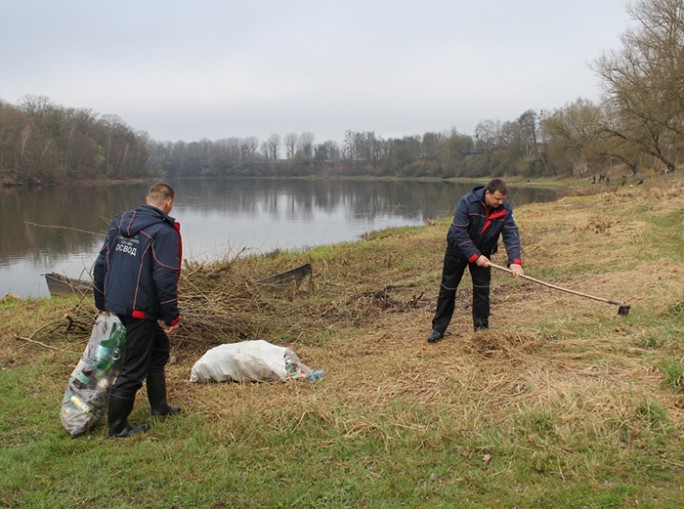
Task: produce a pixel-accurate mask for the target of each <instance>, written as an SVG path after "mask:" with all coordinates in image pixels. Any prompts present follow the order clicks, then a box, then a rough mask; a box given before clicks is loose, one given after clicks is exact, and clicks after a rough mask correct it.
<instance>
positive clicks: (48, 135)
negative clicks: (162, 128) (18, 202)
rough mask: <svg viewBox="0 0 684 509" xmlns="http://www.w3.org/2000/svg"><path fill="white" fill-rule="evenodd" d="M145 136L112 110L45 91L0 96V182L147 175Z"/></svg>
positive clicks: (52, 181) (33, 182) (56, 180)
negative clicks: (60, 102) (64, 101)
mask: <svg viewBox="0 0 684 509" xmlns="http://www.w3.org/2000/svg"><path fill="white" fill-rule="evenodd" d="M148 143H149V138H148V136H147V135H146V134H145V133H140V132H135V131H134V130H133V129H131V128H130V127H128V126H127V125H126V124H124V122H123V121H122V120H121V119H120V118H118V117H116V116H112V115H104V116H98V115H96V114H95V113H93V112H91V111H90V110H86V109H74V108H64V107H61V106H57V105H54V104H52V103H51V102H50V100H49V99H48V98H46V97H42V96H41V97H32V96H31V97H26V98H25V99H24V100H23V102H22V103H21V104H20V105H19V106H13V105H11V104H8V103H6V102H3V101H0V182H2V183H4V184H12V183H16V184H38V183H54V182H64V181H77V180H90V179H127V178H135V177H141V176H146V175H149V174H150V172H153V171H154V170H153V168H152V167H151V166H150V157H149V156H150V153H149V149H148Z"/></svg>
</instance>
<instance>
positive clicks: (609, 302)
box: [489, 262, 627, 308]
mask: <svg viewBox="0 0 684 509" xmlns="http://www.w3.org/2000/svg"><path fill="white" fill-rule="evenodd" d="M489 265H490V266H491V267H494V268H495V269H499V270H502V271H504V272H508V273H509V274H512V273H513V272H512V271H511V270H510V269H507V268H506V267H502V266H501V265H497V264H495V263H492V262H489ZM518 277H521V278H523V279H527V280H528V281H533V282H535V283H538V284H540V285H544V286H548V287H549V288H553V289H554V290H560V291H561V292H567V293H571V294H573V295H579V296H580V297H586V298H587V299H593V300H597V301H599V302H607V303H608V304H615V305H616V306H620V307H621V308H623V307H627V306H626V305H625V304H623V303H621V302H617V301H615V300H611V299H604V298H603V297H596V296H595V295H589V294H588V293H582V292H578V291H576V290H570V289H569V288H563V287H562V286H556V285H552V284H551V283H547V282H546V281H542V280H540V279H535V278H533V277H530V276H526V275H524V274H523V275H521V276H518Z"/></svg>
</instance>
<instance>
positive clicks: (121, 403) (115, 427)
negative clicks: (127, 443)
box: [107, 389, 150, 438]
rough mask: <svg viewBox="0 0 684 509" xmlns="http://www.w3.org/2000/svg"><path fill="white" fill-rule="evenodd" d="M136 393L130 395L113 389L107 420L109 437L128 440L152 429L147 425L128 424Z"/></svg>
mask: <svg viewBox="0 0 684 509" xmlns="http://www.w3.org/2000/svg"><path fill="white" fill-rule="evenodd" d="M134 403H135V393H133V394H129V393H126V392H123V391H119V390H117V389H112V392H111V394H110V395H109V408H108V412H107V419H108V421H109V436H110V437H113V438H126V437H130V436H131V435H137V434H139V433H144V432H145V431H147V430H148V429H149V428H150V427H149V426H148V425H147V424H140V425H139V426H132V425H131V424H129V422H128V416H129V415H130V413H131V410H133V404H134Z"/></svg>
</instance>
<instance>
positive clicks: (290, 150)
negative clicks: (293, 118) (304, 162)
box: [283, 133, 297, 159]
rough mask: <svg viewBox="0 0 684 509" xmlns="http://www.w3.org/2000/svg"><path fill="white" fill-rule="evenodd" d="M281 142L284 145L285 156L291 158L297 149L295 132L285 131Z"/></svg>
mask: <svg viewBox="0 0 684 509" xmlns="http://www.w3.org/2000/svg"><path fill="white" fill-rule="evenodd" d="M283 144H284V145H285V150H286V152H287V158H288V159H292V158H293V157H294V155H295V150H296V149H297V134H296V133H287V134H286V135H285V137H284V138H283Z"/></svg>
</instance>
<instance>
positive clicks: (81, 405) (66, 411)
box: [60, 313, 126, 437]
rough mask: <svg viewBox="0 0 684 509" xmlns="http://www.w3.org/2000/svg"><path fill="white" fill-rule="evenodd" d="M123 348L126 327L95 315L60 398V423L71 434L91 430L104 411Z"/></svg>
mask: <svg viewBox="0 0 684 509" xmlns="http://www.w3.org/2000/svg"><path fill="white" fill-rule="evenodd" d="M125 348H126V328H125V327H124V325H123V324H122V323H121V321H120V320H119V318H118V317H117V316H116V315H113V314H110V313H101V314H100V315H98V317H97V319H96V320H95V325H94V326H93V331H92V333H91V335H90V340H89V341H88V345H87V346H86V348H85V351H84V352H83V355H82V357H81V360H80V361H79V362H78V364H77V365H76V368H75V369H74V371H73V372H72V373H71V376H69V382H68V384H67V389H66V392H65V393H64V400H63V401H62V411H61V413H60V418H61V421H62V426H64V429H65V430H66V431H67V433H69V435H71V436H72V437H77V436H79V435H81V434H83V433H85V432H86V431H88V430H90V429H92V428H93V427H94V426H96V425H97V423H98V422H99V421H100V419H102V416H103V415H104V414H105V412H106V411H107V405H108V403H109V389H110V387H111V385H112V383H113V382H114V379H115V378H116V376H117V375H118V374H119V371H120V370H121V364H122V362H123V353H124V349H125Z"/></svg>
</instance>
